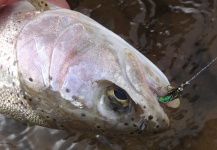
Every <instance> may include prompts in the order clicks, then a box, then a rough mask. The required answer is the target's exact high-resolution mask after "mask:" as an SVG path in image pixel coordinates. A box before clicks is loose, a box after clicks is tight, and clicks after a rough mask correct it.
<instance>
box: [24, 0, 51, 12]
mask: <svg viewBox="0 0 217 150" xmlns="http://www.w3.org/2000/svg"><path fill="white" fill-rule="evenodd" d="M27 1H28V2H30V3H31V4H32V5H33V6H34V7H35V9H36V10H39V11H45V10H49V9H50V8H49V6H48V4H47V3H46V1H45V0H27Z"/></svg>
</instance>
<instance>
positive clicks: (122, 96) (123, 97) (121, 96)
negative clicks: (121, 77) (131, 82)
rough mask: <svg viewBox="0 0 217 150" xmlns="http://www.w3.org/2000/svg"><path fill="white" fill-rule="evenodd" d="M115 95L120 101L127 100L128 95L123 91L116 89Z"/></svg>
mask: <svg viewBox="0 0 217 150" xmlns="http://www.w3.org/2000/svg"><path fill="white" fill-rule="evenodd" d="M114 95H115V96H116V97H117V98H118V99H120V100H126V99H127V95H126V93H125V91H123V90H122V89H114Z"/></svg>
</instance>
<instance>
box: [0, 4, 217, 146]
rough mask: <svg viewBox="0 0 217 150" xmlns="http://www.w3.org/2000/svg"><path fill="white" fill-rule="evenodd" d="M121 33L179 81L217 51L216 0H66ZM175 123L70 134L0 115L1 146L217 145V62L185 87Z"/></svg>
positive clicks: (172, 113)
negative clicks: (152, 131)
mask: <svg viewBox="0 0 217 150" xmlns="http://www.w3.org/2000/svg"><path fill="white" fill-rule="evenodd" d="M68 2H69V3H70V5H71V7H72V9H75V10H76V11H80V12H82V13H84V14H86V15H88V16H90V17H92V18H93V19H95V20H96V21H98V22H100V23H101V24H103V25H104V26H106V27H107V28H109V29H110V30H112V31H114V32H115V33H116V34H118V35H120V36H121V37H122V38H124V39H125V40H126V41H127V42H129V43H130V44H131V45H133V46H134V47H135V48H136V49H138V50H139V51H140V52H142V53H143V54H144V55H145V56H146V57H147V58H149V59H150V60H151V61H152V62H154V64H156V65H157V66H158V67H159V68H160V69H161V70H162V71H163V72H164V73H165V74H166V76H167V77H168V79H169V80H170V82H171V84H172V85H174V86H178V85H179V84H180V83H182V82H184V81H187V80H189V79H190V78H191V77H193V76H194V75H195V74H196V73H197V72H198V71H200V70H201V69H202V68H203V67H204V66H205V65H206V64H208V63H209V62H210V61H211V60H212V59H214V58H215V57H216V56H217V20H216V19H217V0H195V1H185V0H183V1H182V0H177V1H174V0H155V1H153V0H94V1H92V0H80V1H79V0H68ZM167 111H168V114H169V116H170V120H171V127H170V129H168V130H167V131H164V132H162V133H161V134H157V135H155V136H149V137H119V138H108V137H104V136H99V135H89V136H88V135H80V134H76V133H75V134H71V135H69V133H67V132H65V131H58V130H52V129H47V128H43V127H37V126H36V127H28V126H27V125H25V124H22V123H19V122H16V121H14V120H11V119H6V118H4V117H3V116H0V132H1V134H0V149H6V148H8V149H16V150H23V149H25V150H35V149H40V150H51V149H60V150H65V149H68V150H70V149H73V150H77V149H103V150H107V149H108V150H110V149H117V150H118V149H129V150H131V149H132V150H136V149H138V150H140V149H141V150H183V149H184V150H196V149H197V150H204V149H209V150H214V149H217V62H215V63H214V64H212V65H211V66H210V67H209V68H208V69H206V70H205V71H204V72H203V73H201V74H200V75H199V76H198V77H196V78H195V79H194V80H193V81H192V82H191V84H190V85H188V86H186V88H185V89H184V92H183V96H182V98H181V106H180V107H179V108H178V109H169V110H167Z"/></svg>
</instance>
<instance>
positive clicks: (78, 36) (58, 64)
mask: <svg viewBox="0 0 217 150" xmlns="http://www.w3.org/2000/svg"><path fill="white" fill-rule="evenodd" d="M30 2H31V3H29V2H27V1H20V2H16V3H13V4H9V5H5V6H2V7H0V33H1V34H0V97H1V98H0V113H2V114H3V115H5V116H7V117H11V118H14V119H16V120H19V121H22V122H26V123H29V124H32V125H40V126H45V127H49V128H55V129H63V130H68V131H79V132H92V133H97V134H104V135H111V136H114V135H117V136H118V135H137V134H146V133H153V132H158V131H160V130H164V129H166V128H168V126H169V119H168V116H167V115H166V114H165V112H164V110H163V108H162V107H161V106H160V104H159V102H158V98H157V97H158V96H159V95H165V94H166V93H167V86H168V85H169V82H168V80H167V78H166V77H165V75H164V74H163V73H162V72H161V71H160V70H159V69H158V68H157V67H156V66H155V65H154V64H153V63H152V62H150V61H149V60H148V59H147V58H146V57H145V56H143V55H142V54H141V53H139V52H138V51H137V50H136V49H134V48H133V47H132V46H130V45H129V44H128V43H127V42H125V41H124V40H123V39H122V38H120V37H119V36H117V35H116V34H114V33H113V32H111V31H109V30H108V29H106V28H105V27H103V26H102V25H100V24H99V23H97V22H95V21H94V20H92V19H91V18H89V17H87V16H84V15H82V14H80V13H79V12H75V11H71V10H67V9H62V8H58V7H53V6H50V8H49V6H48V5H47V4H46V3H45V2H44V1H36V0H30ZM38 2H40V3H38ZM39 4H40V5H39Z"/></svg>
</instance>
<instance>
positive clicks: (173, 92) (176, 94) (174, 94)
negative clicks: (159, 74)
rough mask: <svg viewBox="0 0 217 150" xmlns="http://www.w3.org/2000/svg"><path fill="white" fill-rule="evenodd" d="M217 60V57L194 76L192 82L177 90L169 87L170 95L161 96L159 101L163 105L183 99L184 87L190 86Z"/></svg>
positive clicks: (185, 83) (182, 85)
mask: <svg viewBox="0 0 217 150" xmlns="http://www.w3.org/2000/svg"><path fill="white" fill-rule="evenodd" d="M216 59H217V57H215V58H214V59H213V60H212V61H211V62H210V63H209V64H208V65H206V66H205V67H204V68H203V69H201V70H200V71H199V72H198V73H197V74H196V75H194V76H193V77H192V78H191V79H190V80H188V81H186V82H184V83H182V84H181V85H180V86H178V87H177V88H176V87H173V86H171V85H169V86H168V87H167V89H168V93H167V94H166V95H164V96H159V97H158V100H159V101H160V102H162V103H167V102H170V101H173V100H175V99H177V98H179V97H181V95H182V92H183V90H184V86H185V85H188V84H190V82H191V81H192V80H193V79H194V78H196V77H197V76H198V75H199V74H200V73H201V72H203V71H204V70H205V69H206V68H208V67H209V66H210V65H211V64H212V63H213V62H214V61H215V60H216Z"/></svg>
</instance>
